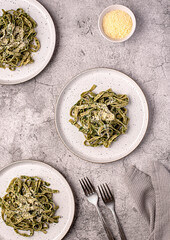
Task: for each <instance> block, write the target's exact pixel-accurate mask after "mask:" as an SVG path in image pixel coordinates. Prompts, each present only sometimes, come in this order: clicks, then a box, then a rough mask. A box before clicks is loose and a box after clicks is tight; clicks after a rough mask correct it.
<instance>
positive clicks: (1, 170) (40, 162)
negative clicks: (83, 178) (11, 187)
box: [0, 159, 75, 240]
mask: <svg viewBox="0 0 170 240" xmlns="http://www.w3.org/2000/svg"><path fill="white" fill-rule="evenodd" d="M20 163H21V164H22V163H33V164H34V163H39V164H42V165H44V166H47V167H48V168H52V169H53V170H55V171H56V172H57V174H58V175H59V177H61V178H62V180H63V181H64V183H65V184H66V185H67V186H68V188H67V189H69V193H70V197H71V201H72V203H73V204H72V208H71V218H70V219H69V222H68V226H67V228H65V231H64V232H63V233H61V235H60V238H59V239H58V240H62V239H63V238H64V236H66V234H67V233H68V231H69V230H70V228H71V226H72V224H73V220H74V216H75V199H74V194H73V191H72V189H71V187H70V185H69V183H68V182H67V180H66V178H65V177H64V176H63V175H62V174H61V173H60V172H59V171H58V170H57V169H56V168H54V167H52V166H51V165H50V164H48V163H44V162H42V161H40V160H32V159H25V160H19V161H15V162H12V163H10V164H8V165H6V166H5V167H2V168H1V169H0V174H1V172H3V171H4V170H5V169H6V168H8V167H11V166H13V165H17V164H20ZM54 240H55V239H54Z"/></svg>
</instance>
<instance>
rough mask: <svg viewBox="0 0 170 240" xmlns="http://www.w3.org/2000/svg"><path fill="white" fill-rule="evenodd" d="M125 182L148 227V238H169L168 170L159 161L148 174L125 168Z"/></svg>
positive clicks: (169, 201) (169, 173)
mask: <svg viewBox="0 0 170 240" xmlns="http://www.w3.org/2000/svg"><path fill="white" fill-rule="evenodd" d="M125 183H126V184H127V187H128V189H129V192H130V194H131V196H132V197H133V199H134V201H135V202H136V205H137V208H138V209H139V211H140V213H141V214H142V216H143V217H144V219H145V220H146V222H147V223H148V226H149V228H150V236H149V238H148V239H149V240H170V172H169V171H168V169H166V168H165V167H164V166H163V165H162V164H161V163H159V162H152V163H151V171H150V173H149V175H148V174H146V173H144V172H142V171H140V170H139V169H137V168H136V167H135V166H129V167H128V168H126V174H125Z"/></svg>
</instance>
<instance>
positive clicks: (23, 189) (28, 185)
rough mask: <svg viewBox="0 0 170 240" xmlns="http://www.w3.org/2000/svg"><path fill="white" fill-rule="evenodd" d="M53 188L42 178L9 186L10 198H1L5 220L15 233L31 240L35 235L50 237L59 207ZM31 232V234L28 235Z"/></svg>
mask: <svg viewBox="0 0 170 240" xmlns="http://www.w3.org/2000/svg"><path fill="white" fill-rule="evenodd" d="M49 185H50V184H49V183H47V182H45V181H43V180H42V179H41V178H39V177H28V176H21V177H20V178H14V179H13V180H12V181H11V183H10V184H9V186H8V188H7V190H6V192H7V194H6V195H5V196H4V197H3V198H0V206H1V208H2V211H1V213H2V219H3V220H4V222H5V223H6V225H8V226H10V227H13V228H14V230H15V232H16V233H18V234H20V235H22V236H24V237H30V236H32V235H33V234H34V231H42V232H43V233H47V229H48V228H49V224H50V223H57V222H58V220H59V216H55V212H56V210H57V209H58V206H57V205H55V204H54V202H53V199H52V198H53V193H57V192H58V190H52V189H51V188H49V187H48V186H49ZM27 232H28V233H27Z"/></svg>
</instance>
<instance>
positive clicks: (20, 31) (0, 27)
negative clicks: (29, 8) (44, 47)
mask: <svg viewBox="0 0 170 240" xmlns="http://www.w3.org/2000/svg"><path fill="white" fill-rule="evenodd" d="M2 11H3V15H2V16H0V67H1V68H9V69H10V70H15V69H16V67H21V66H23V65H27V64H28V63H33V62H34V60H33V58H32V52H37V51H38V50H39V48H40V42H39V40H38V39H37V37H36V34H37V33H36V31H35V27H36V26H37V24H36V22H35V21H34V20H33V19H32V18H31V17H30V16H29V15H28V14H27V13H26V12H24V10H23V9H21V8H18V9H17V10H16V11H15V10H9V11H5V10H2Z"/></svg>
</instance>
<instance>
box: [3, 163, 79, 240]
mask: <svg viewBox="0 0 170 240" xmlns="http://www.w3.org/2000/svg"><path fill="white" fill-rule="evenodd" d="M21 175H28V176H39V177H40V178H42V179H43V180H45V181H47V182H49V183H51V185H50V187H51V188H53V189H58V190H59V191H60V192H59V193H57V194H54V195H53V199H54V202H55V203H56V204H58V205H59V209H58V210H57V214H58V215H60V216H62V218H60V219H59V222H58V223H56V224H55V223H54V224H50V227H49V229H48V230H47V234H44V233H42V232H35V233H34V235H33V236H32V237H31V238H30V239H31V240H61V239H62V238H63V237H64V236H65V235H66V233H67V232H68V230H69V228H70V226H71V224H72V221H73V217H74V211H75V204H74V197H73V194H72V191H71V188H70V186H69V184H68V183H67V181H66V180H65V178H64V177H63V176H62V175H61V174H60V173H59V172H58V171H57V170H56V169H54V168H52V167H51V166H49V165H47V164H45V163H42V162H39V161H32V160H25V161H22V162H15V163H13V164H11V165H9V166H7V167H5V168H3V169H2V170H1V171H0V183H1V188H0V196H1V197H2V196H4V195H5V191H6V189H7V187H8V185H9V183H10V181H11V180H12V179H13V178H14V177H19V176H21ZM0 239H1V240H23V237H22V236H20V235H18V234H16V233H15V231H14V230H13V228H12V227H8V226H7V225H6V224H5V223H4V221H3V220H2V217H1V215H0Z"/></svg>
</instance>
